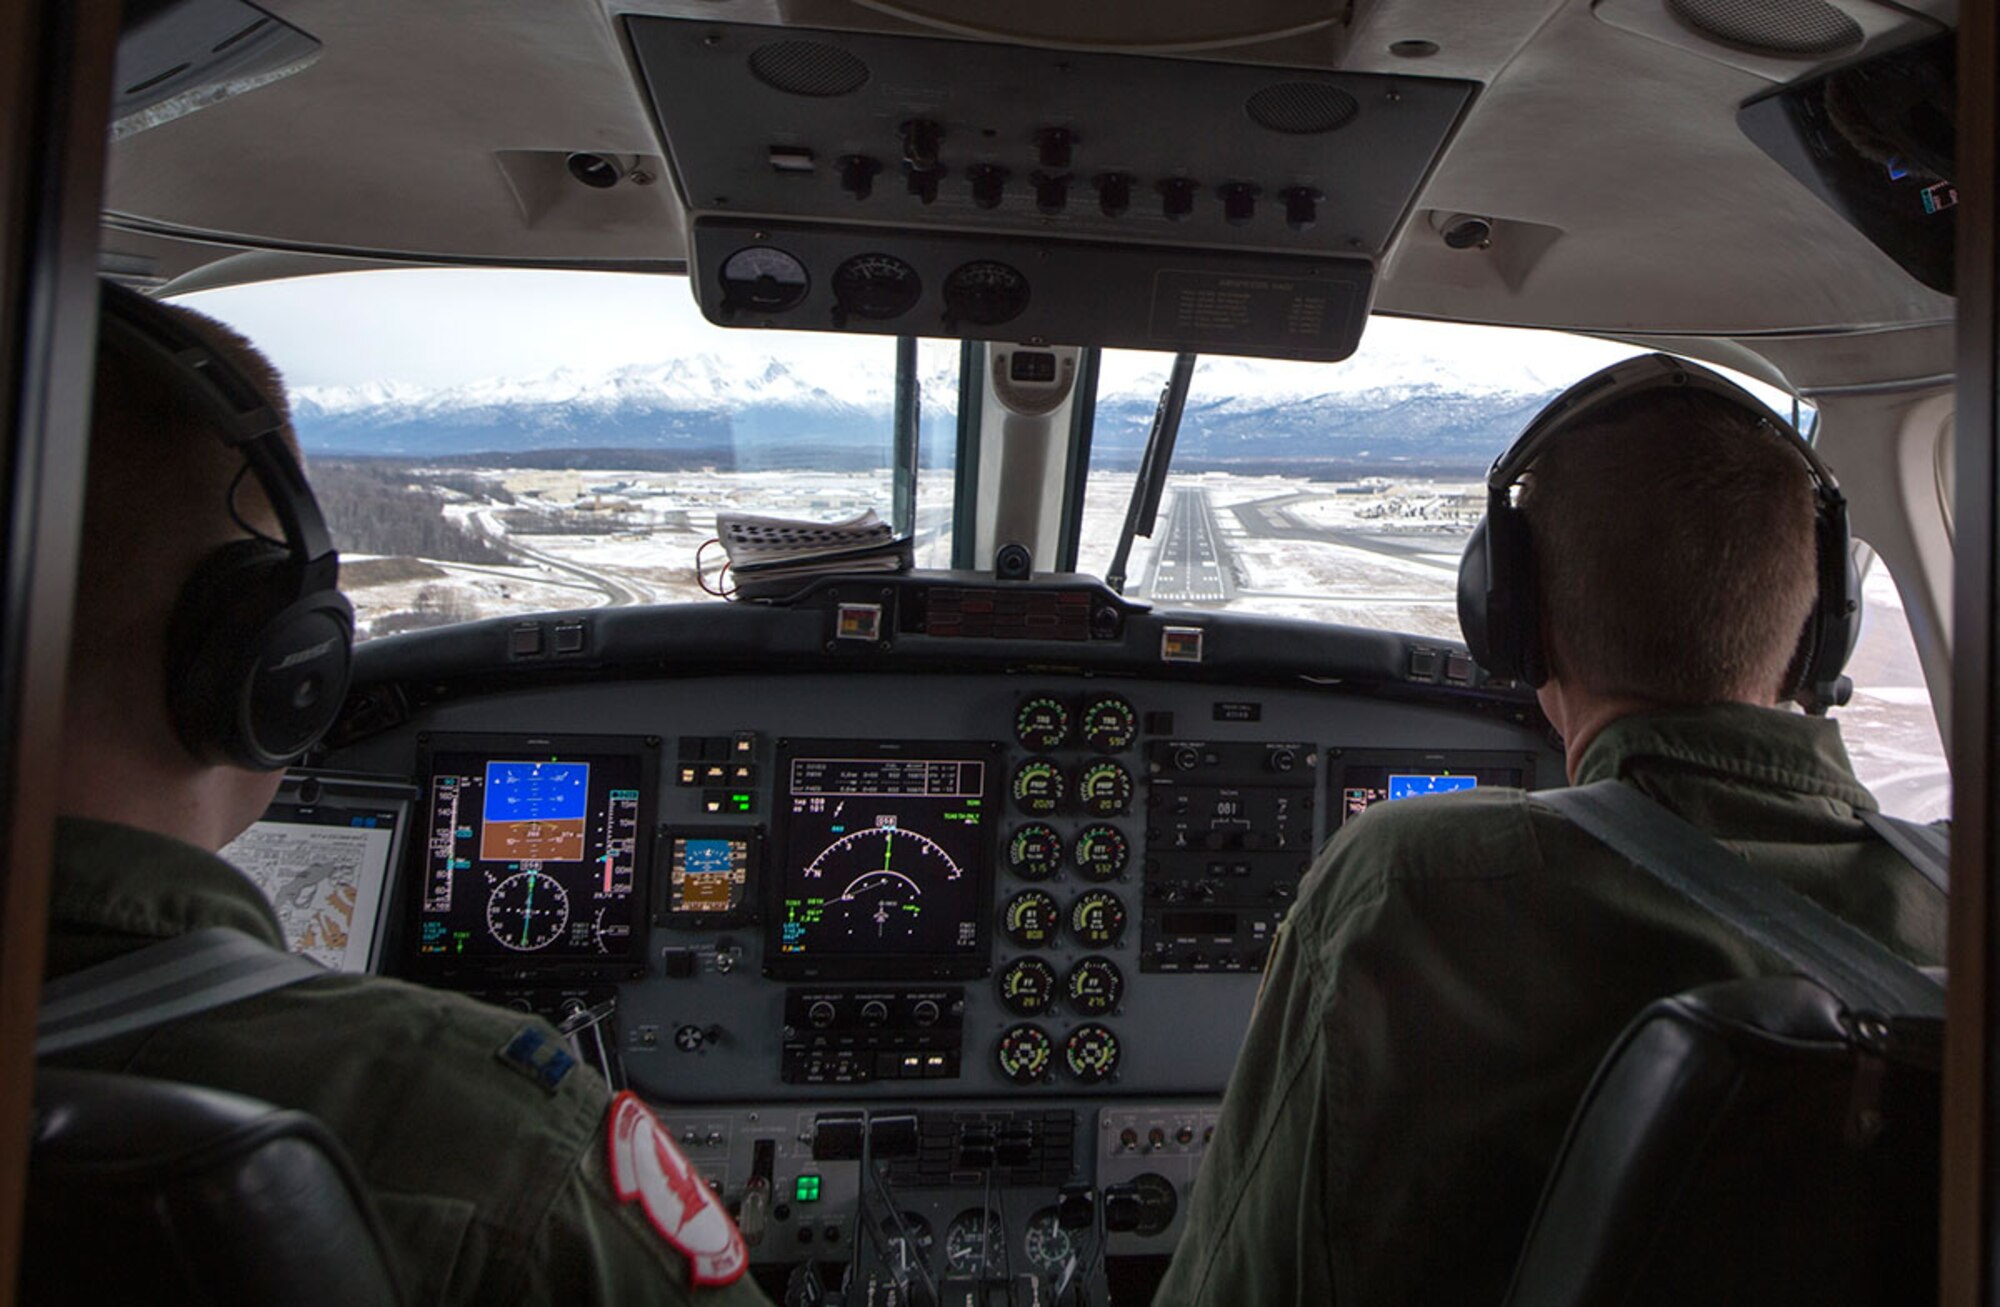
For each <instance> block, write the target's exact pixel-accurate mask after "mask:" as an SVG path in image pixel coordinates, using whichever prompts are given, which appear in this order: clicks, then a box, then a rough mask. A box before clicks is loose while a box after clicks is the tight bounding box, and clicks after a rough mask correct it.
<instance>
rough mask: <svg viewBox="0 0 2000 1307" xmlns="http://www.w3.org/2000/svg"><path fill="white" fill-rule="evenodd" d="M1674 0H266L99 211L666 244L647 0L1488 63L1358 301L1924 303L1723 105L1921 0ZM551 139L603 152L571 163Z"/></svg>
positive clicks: (1376, 67) (1162, 45)
mask: <svg viewBox="0 0 2000 1307" xmlns="http://www.w3.org/2000/svg"><path fill="white" fill-rule="evenodd" d="M1669 3H1671V4H1673V5H1675V6H1676V7H1677V8H1679V9H1680V10H1682V11H1684V12H1685V11H1686V10H1687V6H1688V4H1689V0H1601V3H1598V4H1596V5H1593V4H1590V3H1586V2H1585V0H1332V2H1328V0H1318V2H1316V3H1308V2H1305V0H1261V2H1260V3H1256V4H1244V5H1215V4H1213V3H1207V2H1197V0H1172V2H1168V3H1162V2H1161V0H1151V2H1149V3H1143V4H1140V3H1124V4H1117V5H1104V4H1100V5H1076V4H1072V3H1067V2H1066V0H1046V3H1044V2H1042V0H1035V2H1034V3H1026V4H1020V5H1013V6H1008V7H1006V8H1005V9H1004V10H1002V9H996V8H995V7H994V6H991V5H988V4H983V3H975V2H974V0H897V2H896V3H890V2H889V0H865V2H863V0H799V2H792V0H636V2H628V3H620V2H618V0H612V3H610V4H605V5H600V4H596V3H590V2H588V0H427V3H424V4H418V5H412V4H407V3H402V2H401V0H267V7H268V8H270V9H271V10H272V11H274V12H275V13H277V14H279V16H281V17H282V18H284V19H285V20H286V21H288V22H290V23H292V24H294V25H295V26H297V27H299V28H301V29H303V30H304V31H306V32H308V33H310V34H312V35H313V36H314V37H316V38H317V39H318V40H319V41H320V42H321V43H322V46H323V49H322V52H321V54H320V56H319V58H318V59H317V60H316V61H315V62H314V63H312V64H311V66H309V67H307V68H305V69H304V70H303V71H301V72H298V73H296V74H295V75H293V76H290V77H287V78H285V79H283V80H280V81H277V82H273V83H271V84H270V85H267V86H264V87H261V88H260V89H258V90H255V91H253V92H250V93H247V94H244V95H240V96H237V97H235V98H232V99H229V100H225V101H223V102H221V103H218V104H215V105H213V106H211V107H209V108H206V109H203V110H201V111H199V112H196V113H192V114H189V115H187V116H185V117H182V118H179V119H177V120H174V121H171V122H167V123H164V124H163V125H161V126H158V127H156V128H153V129H152V130H148V131H144V132H141V133H138V134H136V135H132V136H129V137H127V138H125V139H123V140H121V141H119V142H117V143H116V144H115V145H114V147H113V149H112V158H111V169H110V179H109V198H108V209H109V210H110V213H109V221H110V222H111V224H112V225H113V226H114V227H116V228H119V229H121V230H124V231H128V232H150V233H155V234H161V235H169V236H172V235H179V236H188V237H194V238H197V239H202V240H213V241H219V242H222V243H223V244H225V245H229V246H239V247H240V246H271V247H275V248H282V249H291V250H297V251H314V252H321V253H326V254H345V255H355V256H363V257H369V256H372V257H386V258H394V259H404V260H407V259H416V260H440V259H441V260H451V261H465V260H471V261H481V262H500V263H517V264H545V265H580V266H601V267H655V268H667V267H675V266H679V265H680V264H681V263H682V262H683V261H684V260H685V259H686V257H687V221H686V214H685V212H684V210H683V207H682V205H681V202H680V200H679V198H678V197H677V196H676V194H675V188H674V185H673V182H672V175H671V172H670V171H669V167H668V164H667V161H666V159H665V157H664V155H665V149H666V147H665V145H664V144H663V143H662V140H661V137H660V135H659V133H658V132H657V131H656V130H655V127H654V124H653V122H652V120H651V118H650V116H649V110H648V107H647V104H646V102H645V97H644V92H643V90H642V87H641V85H640V82H639V79H638V78H637V77H636V75H635V72H634V68H633V66H632V64H631V62H630V59H629V56H628V53H627V51H626V49H625V48H624V45H623V42H622V37H621V36H620V27H621V24H620V23H619V21H618V19H619V16H620V15H623V14H627V13H652V14H659V15H665V16H681V17H697V18H704V19H711V20H714V21H717V22H728V23H745V22H748V23H769V24H791V25H796V26H808V27H831V28H845V29H850V30H864V31H881V32H891V33H904V34H923V33H929V34H931V35H938V36H943V35H950V36H954V37H961V38H962V37H965V36H974V37H979V36H995V37H1005V38H1008V39H1010V40H1016V41H1024V42H1025V41H1031V40H1032V41H1039V42H1040V43H1043V44H1049V45H1057V46H1071V47H1076V48H1092V49H1105V50H1127V51H1133V52H1139V53H1156V54H1157V53H1162V52H1169V53H1168V54H1167V55H1166V56H1164V57H1173V56H1192V57H1196V58H1200V59H1204V60H1225V61H1241V62H1250V63H1269V64H1282V65H1288V66H1292V67H1300V68H1326V69H1340V70H1345V71H1352V72H1367V73H1378V74H1390V75H1398V74H1400V75H1404V76H1412V75H1417V76H1425V77H1440V78H1459V79H1466V80H1469V81H1473V82H1477V83H1479V84H1480V85H1481V87H1482V88H1483V89H1481V90H1480V91H1478V93H1477V94H1476V95H1475V97H1474V99H1473V102H1472V105H1471V108H1470V110H1469V112H1468V113H1467V115H1466V117H1465V118H1464V120H1463V123H1462V125H1461V127H1460V129H1459V131H1458V134H1457V136H1456V138H1455V139H1454V140H1453V141H1452V142H1451V143H1450V144H1449V145H1448V146H1447V148H1446V150H1445V153H1444V155H1443V158H1442V159H1441V161H1440V162H1439V164H1438V166H1437V167H1436V169H1435V171H1434V173H1433V174H1432V176H1431V177H1430V179H1429V182H1428V184H1427V185H1426V186H1425V187H1423V188H1422V189H1421V190H1420V191H1419V193H1418V196H1417V199H1416V201H1415V203H1414V205H1413V206H1412V209H1411V212H1410V213H1409V214H1408V215H1407V217H1406V219H1405V220H1404V223H1403V226H1402V230H1401V235H1400V238H1399V239H1398V240H1397V242H1396V243H1395V244H1394V246H1393V247H1392V250H1391V253H1390V254H1389V256H1388V258H1387V260H1386V261H1385V263H1384V265H1383V267H1382V269H1381V272H1380V276H1379V278H1378V281H1377V298H1376V307H1377V308H1378V309H1381V310H1386V311H1390V312H1397V313H1405V314H1413V315H1418V316H1425V317H1438V318H1449V319H1457V320H1467V321H1487V322H1499V323H1509V324H1515V325H1527V326H1550V327H1559V328H1570V329H1578V330H1586V331H1595V332H1600V333H1606V334H1623V335H1637V334H1646V333H1652V334H1656V335H1657V334H1680V333H1693V334H1702V335H1713V336H1738V337H1742V336H1755V335H1764V334H1773V333H1776V334H1793V335H1796V334H1801V333H1816V332H1825V331H1830V330H1833V331H1838V330H1853V329H1864V330H1879V329H1884V328H1894V327H1897V326H1905V325H1915V324H1925V323H1948V322H1949V321H1950V319H1951V316H1952V302H1951V300H1950V299H1949V298H1948V297H1945V296H1942V295H1939V294H1937V293H1935V292H1932V291H1930V290H1928V289H1926V288H1924V287H1923V286H1921V285H1920V284H1918V283H1917V282H1916V281H1915V280H1913V279H1912V278H1911V277H1909V276H1908V275H1907V274H1905V273H1904V272H1903V271H1902V270H1901V269H1899V268H1898V267H1896V266H1895V264H1894V263H1892V262H1891V261H1890V260H1889V259H1888V258H1887V257H1885V256H1884V255H1882V254H1881V253H1879V252H1878V251H1877V250H1876V249H1875V247H1874V246H1872V245H1871V244H1870V243H1869V242H1868V241H1867V240H1866V239H1865V238H1864V237H1862V236H1861V235H1860V234H1858V233H1857V232H1855V231H1853V230H1852V229H1851V228H1849V227H1848V226H1847V225H1846V224H1845V223H1843V222H1842V221H1841V220H1840V219H1839V218H1838V217H1837V216H1836V215H1835V214H1834V213H1833V212H1832V211H1831V210H1830V209H1828V208H1827V207H1826V206H1825V205H1823V204H1822V203H1821V202H1820V201H1819V200H1818V199H1816V198H1815V197H1814V196H1812V195H1811V194H1810V193H1809V192H1807V190H1806V189H1805V188H1804V187H1803V186H1801V185H1800V184H1799V183H1798V182H1796V181H1794V180H1793V179H1792V178H1791V177H1790V176H1789V175H1788V174H1787V173H1786V172H1785V171H1784V170H1783V169H1782V168H1781V167H1780V166H1779V165H1777V164H1776V163H1774V162H1772V161H1771V160H1770V159H1769V158H1767V157H1766V156H1765V155H1764V154H1763V153H1762V152H1760V151H1759V150H1758V149H1757V148H1756V147H1755V146H1754V145H1752V144H1751V142H1750V141H1749V140H1747V139H1746V138H1745V137H1744V135H1743V133H1742V131H1741V130H1740V129H1739V127H1738V126H1737V122H1736V111H1737V108H1738V106H1739V105H1740V104H1741V103H1742V102H1743V101H1744V100H1746V99H1748V98H1750V97H1751V96H1753V95H1756V94H1758V93H1759V92H1762V91H1765V90H1768V89H1770V88H1771V87H1772V86H1773V85H1775V84H1777V83H1779V82H1781V81H1784V80H1790V79H1792V78H1796V77H1804V76H1807V75H1810V74H1811V73H1812V72H1814V71H1816V70H1819V69H1822V68H1824V67H1826V66H1828V65H1830V64H1832V63H1836V62H1839V61H1841V60H1842V59H1844V58H1850V57H1852V56H1853V55H1855V54H1857V53H1860V52H1863V51H1865V50H1873V49H1878V48H1886V47H1887V46H1889V45H1894V44H1901V43H1904V42H1906V41H1909V40H1913V39H1916V38H1918V37H1920V36H1923V35H1926V34H1929V33H1931V32H1933V31H1936V30H1939V29H1940V27H1941V26H1942V21H1941V20H1938V21H1934V20H1933V19H1929V18H1925V17H1921V16H1919V15H1920V14H1921V13H1922V12H1923V11H1924V9H1925V6H1923V5H1918V6H1915V7H1911V6H1903V7H1897V8H1890V7H1887V6H1883V5H1877V4H1872V3H1869V0H1803V3H1805V4H1824V5H1826V6H1830V7H1831V9H1830V13H1831V18H1830V20H1829V21H1830V23H1831V26H1832V28H1833V29H1835V30H1836V31H1837V32H1838V31H1843V30H1844V31H1846V32H1847V37H1848V39H1847V41H1846V44H1844V45H1841V44H1839V43H1838V42H1836V45H1835V47H1834V48H1833V51H1832V53H1820V54H1807V55H1802V56H1797V57H1780V56H1779V55H1777V54H1775V53H1773V51H1772V50H1770V49H1765V50H1762V51H1759V50H1753V49H1747V48H1746V47H1745V46H1744V45H1743V44H1742V43H1741V40H1740V36H1739V39H1737V40H1735V41H1732V42H1729V43H1724V42H1722V41H1719V40H1716V39H1711V37H1709V36H1707V35H1704V34H1703V33H1702V32H1701V31H1700V30H1699V29H1698V28H1697V27H1695V26H1693V25H1691V24H1690V23H1689V22H1687V21H1683V20H1682V19H1679V18H1676V17H1674V16H1673V14H1672V13H1670V12H1669V10H1668V9H1667V8H1666V7H1665V6H1666V5H1668V4H1669ZM1795 8H1796V6H1795ZM1843 14H1844V15H1845V16H1846V19H1847V20H1851V21H1850V22H1849V24H1848V26H1847V27H1846V28H1842V27H1841V22H1840V20H1841V16H1842V15H1843ZM1774 39H1776V37H1775V36H1774ZM1412 43H1417V44H1412ZM1430 46H1435V50H1434V51H1430V52H1429V53H1424V52H1425V51H1426V50H1427V49H1428V48H1429V47H1430ZM1398 52H1400V53H1398ZM576 151H589V152H594V153H597V154H600V155H604V156H606V157H608V158H611V159H613V160H615V161H616V163H617V164H618V166H619V167H621V168H622V169H624V170H625V173H626V178H627V180H625V181H622V182H620V183H619V184H617V185H614V186H611V187H609V188H605V189H596V188H592V187H588V186H584V185H581V184H579V183H577V182H576V180H575V179H574V178H573V177H571V176H570V174H569V171H568V169H567V166H566V160H567V158H568V156H569V155H570V154H571V153H572V152H576ZM635 174H636V177H635ZM642 179H643V180H642ZM1460 215H1471V216H1476V217H1479V218H1483V219H1486V220H1487V221H1488V223H1489V225H1490V228H1491V233H1492V238H1491V241H1490V243H1489V244H1488V245H1487V246H1486V247H1484V248H1481V247H1479V246H1477V245H1474V246H1473V247H1472V248H1453V247H1452V246H1451V245H1448V244H1447V243H1446V241H1445V240H1444V232H1445V230H1446V229H1447V228H1449V227H1450V226H1451V225H1452V223H1453V219H1454V218H1456V217H1457V216H1460ZM1052 230H1054V231H1056V232H1057V234H1060V220H1059V219H1058V220H1056V222H1055V223H1054V224H1052ZM220 252H222V251H218V253H220ZM183 262H185V260H183ZM270 266H272V267H277V266H282V261H275V260H274V261H271V262H270ZM1945 363H1946V365H1947V366H1948V359H1947V360H1945Z"/></svg>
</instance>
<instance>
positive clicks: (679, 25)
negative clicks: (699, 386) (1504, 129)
mask: <svg viewBox="0 0 2000 1307" xmlns="http://www.w3.org/2000/svg"><path fill="white" fill-rule="evenodd" d="M625 22H626V27H627V31H628V33H629V35H630V39H631V42H632V48H633V51H634V55H635V58H636V60H637V62H638V64H639V67H640V69H641V70H642V72H643V74H644V77H645V81H646V88H647V91H648V93H649V95H650V98H651V102H652V105H653V108H654V111H655V114H656V116H657V120H658V123H659V126H660V130H661V133H662V136H663V138H664V140H665V143H666V145H667V150H668V154H669V157H670V159H671V166H672V172H673V175H674V182H675V185H676V186H677V187H678V189H679V192H680V195H681V198H682V200H683V201H684V203H685V205H686V207H687V210H688V214H689V217H690V219H691V222H690V231H691V248H690V251H689V259H688V264H689V274H690V281H691V283H692V285H693V288H694V293H695V297H696V299H697V301H699V303H700V305H701V309H702V312H703V313H704V314H705V315H706V316H707V317H708V318H709V320H710V321H712V322H716V323H719V324H722V325H725V326H746V327H776V328H790V329H797V330H807V331H848V332H868V333H876V334H883V335H915V336H948V337H962V338H970V339H980V340H1003V341H1017V342H1027V343H1031V344H1042V343H1050V344H1094V345H1104V346H1117V347H1125V348H1134V349H1150V350H1173V351H1179V350H1195V351H1199V352H1202V353H1222V354H1250V355H1262V356H1268V357H1275V358H1295V359H1314V360H1335V359H1342V358H1345V357H1347V356H1348V355H1349V354H1351V353H1353V351H1354V348H1355V346H1356V345H1357V344H1358V343H1359V341H1360V336H1361V328H1362V326H1363V324H1364V322H1365V321H1366V318H1367V313H1368V307H1369V300H1370V296H1371V292H1372V288H1373V284H1374V276H1375V269H1376V267H1377V265H1378V264H1379V262H1380V260H1381V259H1382V257H1383V255H1384V254H1385V253H1386V252H1387V250H1388V248H1389V246H1390V243H1391V242H1392V241H1393V240H1394V238H1395V236H1396V234H1397V232H1398V231H1399V230H1400V229H1401V227H1402V225H1403V224H1404V222H1405V221H1406V220H1407V218H1408V215H1409V213H1410V211H1411V207H1412V204H1413V202H1414V200H1415V197H1416V195H1417V193H1418V191H1419V190H1420V189H1421V188H1422V186H1423V183H1424V181H1425V179H1426V178H1427V177H1428V176H1429V175H1430V172H1431V169H1432V167H1433V166H1434V164H1435V163H1436V161H1437V158H1438V156H1439V155H1440V153H1441V152H1442V151H1443V149H1444V147H1445V145H1446V143H1447V142H1448V141H1449V140H1450V138H1451V135H1452V133H1453V131H1454V130H1455V129H1456V127H1457V125H1458V123H1459V121H1460V119H1461V117H1462V116H1463V114H1464V112H1465V109H1466V106H1467V105H1468V104H1469V103H1470V101H1471V99H1472V96H1473V93H1474V92H1475V90H1476V89H1477V87H1476V85H1475V84H1474V83H1471V82H1466V81H1461V80H1455V79H1443V78H1423V77H1409V76H1386V75H1380V74H1366V73H1348V72H1337V71H1329V70H1325V69H1300V68H1281V67H1272V66H1268V65H1250V64H1223V63H1213V62H1196V61H1192V60H1185V59H1174V58H1157V57H1146V56H1135V55H1112V54H1101V53H1094V52H1077V51H1064V50H1055V49H1047V48H1031V47H1026V46H1013V45H1001V44H995V43H991V42H982V41H962V40H947V39H939V38H934V37H912V36H886V35H881V34H877V33H861V32H838V31H817V30H806V29H800V28H790V27H788V28H784V29H774V28H770V27H764V26H757V25H748V24H732V23H709V22H697V21H692V20H686V19H671V18H654V17H642V16H631V17H628V18H627V19H626V20H625Z"/></svg>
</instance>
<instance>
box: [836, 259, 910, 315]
mask: <svg viewBox="0 0 2000 1307" xmlns="http://www.w3.org/2000/svg"><path fill="white" fill-rule="evenodd" d="M832 286H833V298H834V300H835V302H836V303H838V304H839V305H840V307H841V310H842V311H843V312H844V313H847V314H849V315H851V316H853V317H857V318H870V319H873V320H874V321H877V322H881V321H884V320H886V319H888V318H899V317H901V316H902V315H903V314H905V313H908V312H909V311H910V310H911V309H913V308H915V307H916V306H917V301H918V300H919V299H920V298H922V296H923V293H924V283H923V280H922V279H921V278H919V277H918V276H917V270H916V269H915V268H912V267H911V266H910V265H909V264H907V263H905V262H903V261H902V260H901V259H899V258H897V257H896V256H895V255H893V254H857V255H855V256H854V257H853V258H851V259H849V260H848V261H847V262H845V263H843V264H841V265H840V266H839V267H838V268H835V269H834V270H833V281H832Z"/></svg>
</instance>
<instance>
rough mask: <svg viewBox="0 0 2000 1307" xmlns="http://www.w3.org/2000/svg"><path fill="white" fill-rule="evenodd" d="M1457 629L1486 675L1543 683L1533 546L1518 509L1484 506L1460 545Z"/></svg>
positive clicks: (1545, 673) (1545, 675)
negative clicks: (1461, 632)
mask: <svg viewBox="0 0 2000 1307" xmlns="http://www.w3.org/2000/svg"><path fill="white" fill-rule="evenodd" d="M1494 498H1495V499H1496V500H1497V499H1498V496H1497V495H1496V496H1494ZM1458 625H1459V628H1460V630H1461V631H1463V632H1464V634H1465V644H1466V647H1467V648H1468V649H1470V650H1471V651H1472V657H1473V661H1475V662H1477V663H1478V664H1479V665H1480V666H1481V667H1483V668H1485V669H1486V674H1487V675H1488V676H1491V677H1493V678H1494V679H1496V680H1507V681H1520V682H1522V683H1524V684H1526V685H1530V686H1541V685H1543V684H1545V683H1547V681H1548V679H1549V673H1548V667H1547V664H1546V660H1544V659H1543V657H1542V630H1541V603H1540V599H1539V588H1538V586H1537V585H1536V581H1535V551H1534V543H1533V540H1532V538H1531V537H1530V535H1529V532H1528V519H1527V515H1526V514H1525V513H1523V512H1522V511H1521V510H1520V509H1518V508H1515V507H1513V506H1511V505H1505V504H1499V503H1489V504H1488V506H1487V510H1486V516H1485V517H1483V518H1481V519H1480V520H1479V525H1478V526H1476V527H1474V528H1473V531H1472V536H1471V538H1470V539H1468V540H1467V541H1466V542H1465V554H1464V556H1463V557H1461V558H1460V559H1459V563H1458Z"/></svg>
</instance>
